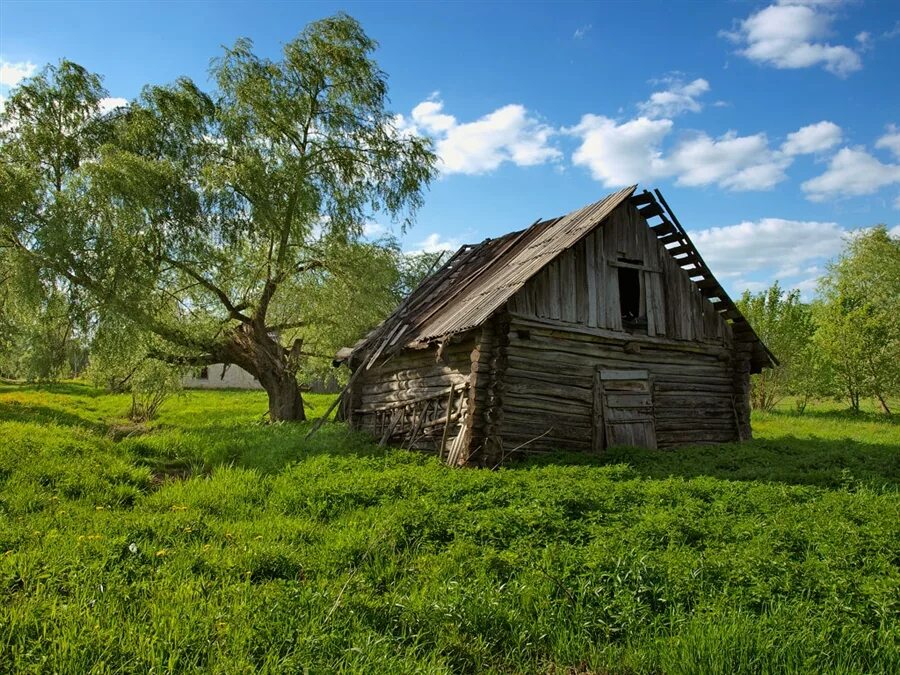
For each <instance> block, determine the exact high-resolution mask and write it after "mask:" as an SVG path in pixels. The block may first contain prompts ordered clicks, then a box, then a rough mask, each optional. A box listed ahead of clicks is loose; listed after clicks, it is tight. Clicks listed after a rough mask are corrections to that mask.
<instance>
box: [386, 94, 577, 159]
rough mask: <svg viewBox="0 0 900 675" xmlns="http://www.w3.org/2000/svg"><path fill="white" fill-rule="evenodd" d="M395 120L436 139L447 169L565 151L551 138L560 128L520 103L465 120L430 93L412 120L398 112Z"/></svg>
mask: <svg viewBox="0 0 900 675" xmlns="http://www.w3.org/2000/svg"><path fill="white" fill-rule="evenodd" d="M396 122H397V124H398V126H399V127H400V128H401V130H402V131H404V132H406V133H422V134H427V135H429V136H431V137H433V138H434V139H435V150H436V151H437V155H438V160H439V165H440V168H441V171H442V172H443V173H445V174H452V173H463V174H480V173H487V172H489V171H493V170H494V169H496V168H497V167H499V166H500V165H501V164H503V163H504V162H510V163H512V164H515V165H517V166H535V165H537V164H545V163H547V162H551V161H555V160H558V159H560V158H561V157H562V153H561V152H560V151H559V150H558V149H557V148H555V147H553V146H552V145H551V144H550V139H551V137H552V136H553V135H554V133H555V130H554V129H553V128H552V127H551V126H549V125H547V124H545V123H543V122H541V121H540V120H539V119H538V118H537V117H535V116H534V115H533V114H531V113H529V111H528V110H527V109H526V108H525V107H524V106H522V105H518V104H510V105H505V106H503V107H501V108H498V109H497V110H494V111H493V112H491V113H488V114H487V115H484V116H483V117H480V118H479V119H477V120H475V121H473V122H464V123H460V122H459V121H458V120H457V119H456V117H454V116H453V115H449V114H447V113H445V112H444V103H443V101H440V100H438V99H436V98H431V99H429V100H427V101H423V102H422V103H420V104H419V105H417V106H416V107H415V108H413V110H412V113H411V115H410V119H409V120H407V119H406V118H404V117H402V116H399V117H398V119H397V120H396Z"/></svg>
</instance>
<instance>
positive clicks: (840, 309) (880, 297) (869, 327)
mask: <svg viewBox="0 0 900 675" xmlns="http://www.w3.org/2000/svg"><path fill="white" fill-rule="evenodd" d="M819 292H820V295H821V297H822V308H821V311H820V312H819V316H818V323H819V328H818V330H817V332H816V342H817V344H818V345H819V347H820V348H821V349H822V351H823V352H824V354H825V355H826V356H827V358H828V360H829V362H830V364H831V367H832V369H833V371H834V375H835V380H836V382H837V384H838V386H839V387H840V388H841V389H842V390H843V392H844V394H845V395H846V396H847V398H848V399H849V402H850V407H851V408H852V409H853V410H855V411H858V410H859V402H860V398H861V397H865V396H872V397H874V398H875V399H876V400H877V401H878V402H879V404H880V405H881V408H882V410H883V411H884V412H885V414H890V412H891V410H890V407H889V406H888V397H889V396H892V395H895V394H897V393H898V392H900V240H898V239H895V238H892V237H891V236H890V235H889V234H888V231H887V228H886V227H885V226H884V225H878V226H876V227H874V228H872V229H870V230H865V231H861V232H858V233H856V234H855V235H854V236H853V237H851V239H850V240H849V242H848V244H847V247H846V249H845V251H844V252H843V254H842V255H841V256H840V257H839V258H838V259H837V260H836V261H835V262H833V263H831V264H829V266H828V273H827V275H826V276H824V277H823V278H822V279H821V281H820V285H819Z"/></svg>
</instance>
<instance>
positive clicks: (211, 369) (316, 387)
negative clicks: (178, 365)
mask: <svg viewBox="0 0 900 675" xmlns="http://www.w3.org/2000/svg"><path fill="white" fill-rule="evenodd" d="M181 385H182V386H183V387H184V388H185V389H262V388H263V386H262V385H261V384H260V383H259V380H257V379H256V378H255V377H253V375H251V374H250V373H248V372H247V371H246V370H244V369H243V368H241V367H240V366H235V365H229V366H226V365H225V364H224V363H214V364H212V365H211V366H206V367H204V368H198V369H197V370H195V371H194V372H193V373H191V374H190V375H189V376H187V377H185V378H184V379H183V380H182V381H181ZM302 390H303V391H304V392H307V391H308V392H312V393H314V394H335V393H337V392H339V391H340V390H341V388H340V385H339V384H338V382H337V380H336V379H335V378H334V377H329V378H326V379H322V378H316V379H314V380H312V381H310V382H308V383H306V384H304V386H303V387H302Z"/></svg>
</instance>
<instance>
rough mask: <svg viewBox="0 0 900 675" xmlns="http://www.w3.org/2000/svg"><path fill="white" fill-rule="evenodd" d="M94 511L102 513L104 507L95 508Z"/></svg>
mask: <svg viewBox="0 0 900 675" xmlns="http://www.w3.org/2000/svg"><path fill="white" fill-rule="evenodd" d="M94 510H95V511H102V510H103V507H102V506H95V507H94Z"/></svg>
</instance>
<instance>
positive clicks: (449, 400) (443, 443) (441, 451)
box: [438, 384, 456, 460]
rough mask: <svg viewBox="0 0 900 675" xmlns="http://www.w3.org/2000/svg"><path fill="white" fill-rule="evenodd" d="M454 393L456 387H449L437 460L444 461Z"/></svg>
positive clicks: (452, 385)
mask: <svg viewBox="0 0 900 675" xmlns="http://www.w3.org/2000/svg"><path fill="white" fill-rule="evenodd" d="M455 391H456V385H455V384H451V385H450V395H449V396H448V397H447V421H446V423H445V424H444V433H443V435H442V436H441V447H440V448H438V459H440V460H443V459H444V448H446V447H447V436H448V435H449V434H450V419H451V417H452V413H453V410H452V408H453V394H454V393H455Z"/></svg>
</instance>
